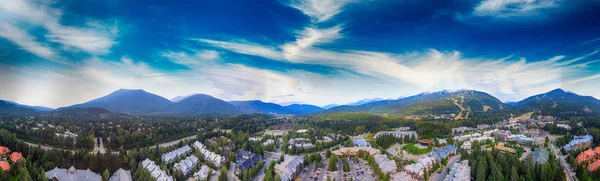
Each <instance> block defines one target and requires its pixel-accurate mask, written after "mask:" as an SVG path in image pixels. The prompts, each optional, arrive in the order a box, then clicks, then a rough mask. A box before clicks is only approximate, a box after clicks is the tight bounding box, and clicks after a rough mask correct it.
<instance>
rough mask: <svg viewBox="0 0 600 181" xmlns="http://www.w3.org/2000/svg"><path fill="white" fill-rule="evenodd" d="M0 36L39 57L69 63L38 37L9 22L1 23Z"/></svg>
mask: <svg viewBox="0 0 600 181" xmlns="http://www.w3.org/2000/svg"><path fill="white" fill-rule="evenodd" d="M0 37H2V38H5V39H7V40H10V41H11V42H13V43H14V44H16V45H18V46H19V47H21V48H22V49H23V50H25V51H28V52H31V53H32V54H34V55H36V56H38V57H42V58H44V59H47V60H50V61H54V62H57V63H62V64H67V62H66V61H64V58H62V57H60V56H58V55H57V53H56V52H55V51H54V50H52V49H51V48H50V47H48V46H46V45H43V44H41V43H39V42H38V41H36V39H35V38H34V37H32V36H31V35H29V34H27V33H26V32H25V30H22V29H19V28H17V27H14V26H12V25H10V24H8V23H0Z"/></svg>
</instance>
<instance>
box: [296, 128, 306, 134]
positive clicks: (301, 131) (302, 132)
mask: <svg viewBox="0 0 600 181" xmlns="http://www.w3.org/2000/svg"><path fill="white" fill-rule="evenodd" d="M307 132H308V129H299V130H298V131H296V133H300V134H304V133H307Z"/></svg>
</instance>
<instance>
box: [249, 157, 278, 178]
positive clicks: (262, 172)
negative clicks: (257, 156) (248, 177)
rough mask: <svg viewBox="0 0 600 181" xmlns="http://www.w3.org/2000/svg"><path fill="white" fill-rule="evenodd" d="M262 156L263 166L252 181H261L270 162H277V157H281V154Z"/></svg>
mask: <svg viewBox="0 0 600 181" xmlns="http://www.w3.org/2000/svg"><path fill="white" fill-rule="evenodd" d="M264 155H265V156H264V157H263V160H264V162H265V164H264V166H263V167H262V168H261V169H260V171H258V175H257V176H255V177H254V179H252V180H254V181H262V180H263V179H264V178H265V170H266V169H267V167H269V165H270V164H271V162H273V161H275V160H278V159H279V157H281V154H279V153H274V152H265V154H264Z"/></svg>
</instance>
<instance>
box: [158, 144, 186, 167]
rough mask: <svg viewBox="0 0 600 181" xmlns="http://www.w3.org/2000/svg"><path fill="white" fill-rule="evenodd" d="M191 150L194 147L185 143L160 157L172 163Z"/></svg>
mask: <svg viewBox="0 0 600 181" xmlns="http://www.w3.org/2000/svg"><path fill="white" fill-rule="evenodd" d="M190 152H192V148H190V146H188V145H185V146H184V147H181V148H177V149H176V150H173V151H171V152H168V153H165V154H163V155H162V156H161V157H160V158H161V159H162V161H164V162H167V163H171V162H173V161H175V160H176V159H177V158H179V157H181V156H184V155H186V154H188V153H190Z"/></svg>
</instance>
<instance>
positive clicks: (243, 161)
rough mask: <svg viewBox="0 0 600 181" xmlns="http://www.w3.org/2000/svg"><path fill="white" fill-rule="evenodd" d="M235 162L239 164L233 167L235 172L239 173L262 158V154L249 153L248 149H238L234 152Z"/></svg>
mask: <svg viewBox="0 0 600 181" xmlns="http://www.w3.org/2000/svg"><path fill="white" fill-rule="evenodd" d="M235 155H236V162H237V163H238V164H239V165H238V166H237V167H236V168H235V174H237V175H241V174H242V172H243V171H244V170H248V169H251V168H252V167H253V166H254V165H256V164H257V163H258V162H259V161H261V160H262V156H260V155H257V154H254V153H250V152H249V151H246V150H243V149H240V150H238V151H237V152H236V153H235Z"/></svg>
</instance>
